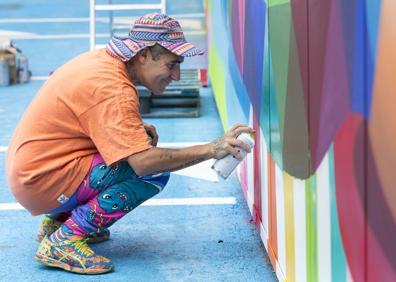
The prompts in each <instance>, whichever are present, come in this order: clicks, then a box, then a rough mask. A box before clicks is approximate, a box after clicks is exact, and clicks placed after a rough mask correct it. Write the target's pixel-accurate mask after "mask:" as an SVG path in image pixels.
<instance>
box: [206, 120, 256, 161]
mask: <svg viewBox="0 0 396 282" xmlns="http://www.w3.org/2000/svg"><path fill="white" fill-rule="evenodd" d="M254 132H255V131H254V130H253V129H252V128H250V127H248V126H246V125H244V124H235V125H234V126H233V127H232V128H231V129H230V130H228V131H227V132H226V133H225V134H224V135H223V136H221V137H220V138H217V139H216V140H214V141H213V142H211V143H210V144H211V145H212V152H213V158H215V159H221V158H223V157H225V156H226V155H228V154H232V155H233V156H235V157H236V158H237V159H238V160H242V156H241V154H240V153H239V152H238V149H236V148H235V147H240V148H242V149H243V150H245V151H246V152H248V153H250V146H249V145H248V144H245V143H244V142H242V141H241V140H238V139H236V138H237V137H238V136H239V135H240V134H241V133H254Z"/></svg>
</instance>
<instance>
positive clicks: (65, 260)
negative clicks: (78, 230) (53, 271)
mask: <svg viewBox="0 0 396 282" xmlns="http://www.w3.org/2000/svg"><path fill="white" fill-rule="evenodd" d="M86 241H87V239H86V238H84V237H80V236H71V237H69V238H67V239H64V240H62V241H60V242H52V241H50V240H49V239H48V237H47V236H45V237H44V238H43V240H42V241H41V243H40V246H39V248H38V250H37V252H36V255H35V257H34V258H35V259H36V261H38V262H40V263H42V264H44V265H47V266H50V267H58V268H62V269H64V270H66V271H70V272H75V273H80V274H100V273H106V272H110V271H112V270H113V269H114V266H113V263H112V262H111V261H110V259H108V258H106V257H103V256H99V255H96V254H95V253H94V251H93V250H92V249H91V248H90V247H89V246H88V244H87V242H86Z"/></svg>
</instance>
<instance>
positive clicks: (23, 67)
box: [18, 53, 30, 83]
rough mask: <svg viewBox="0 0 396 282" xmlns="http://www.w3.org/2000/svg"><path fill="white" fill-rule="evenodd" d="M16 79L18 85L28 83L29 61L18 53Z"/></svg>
mask: <svg viewBox="0 0 396 282" xmlns="http://www.w3.org/2000/svg"><path fill="white" fill-rule="evenodd" d="M18 79H19V83H27V82H29V81H30V71H29V61H28V58H27V57H26V56H25V55H24V54H22V53H20V54H19V57H18Z"/></svg>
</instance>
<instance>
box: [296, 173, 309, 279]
mask: <svg viewBox="0 0 396 282" xmlns="http://www.w3.org/2000/svg"><path fill="white" fill-rule="evenodd" d="M304 182H305V181H304V180H300V179H297V178H294V238H295V244H294V247H295V256H296V262H295V264H296V266H295V268H296V281H298V282H305V281H307V249H306V241H305V238H306V232H305V231H306V222H305V219H306V218H305V214H306V205H305V183H304Z"/></svg>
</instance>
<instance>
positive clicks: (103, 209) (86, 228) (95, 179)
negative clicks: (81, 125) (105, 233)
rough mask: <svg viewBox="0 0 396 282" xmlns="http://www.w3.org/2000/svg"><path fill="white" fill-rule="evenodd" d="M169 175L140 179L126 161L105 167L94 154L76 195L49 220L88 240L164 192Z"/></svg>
mask: <svg viewBox="0 0 396 282" xmlns="http://www.w3.org/2000/svg"><path fill="white" fill-rule="evenodd" d="M169 176H170V174H169V173H161V174H157V175H152V176H145V177H139V176H137V175H136V173H135V172H134V171H133V169H132V168H131V166H130V165H129V164H128V162H126V161H121V162H118V163H116V164H114V165H111V166H106V164H105V163H104V161H103V159H102V157H101V156H100V155H99V154H95V156H94V158H93V161H92V165H91V167H90V169H89V172H88V173H87V176H86V177H85V178H84V180H83V182H82V183H81V184H80V186H79V187H78V189H77V191H76V192H75V193H74V194H73V196H72V197H71V198H70V199H69V201H68V202H66V203H65V204H63V205H62V206H60V207H58V208H56V209H54V210H52V211H51V212H49V216H50V217H52V218H54V219H58V220H62V218H68V219H67V220H66V221H65V224H64V226H63V227H62V228H63V230H65V228H66V230H65V231H67V232H68V233H70V234H74V235H79V236H84V237H85V236H87V235H88V234H91V233H95V232H100V231H101V230H102V229H104V228H108V227H109V226H111V225H112V224H113V223H114V222H116V221H117V220H119V219H120V218H121V217H123V216H124V215H125V214H127V213H128V212H130V211H131V210H133V209H134V208H136V207H137V206H139V205H140V204H141V203H143V202H144V201H146V200H148V199H150V198H151V197H153V196H154V195H156V194H158V193H159V192H161V191H162V190H163V188H164V187H165V185H166V184H167V182H168V180H169Z"/></svg>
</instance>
